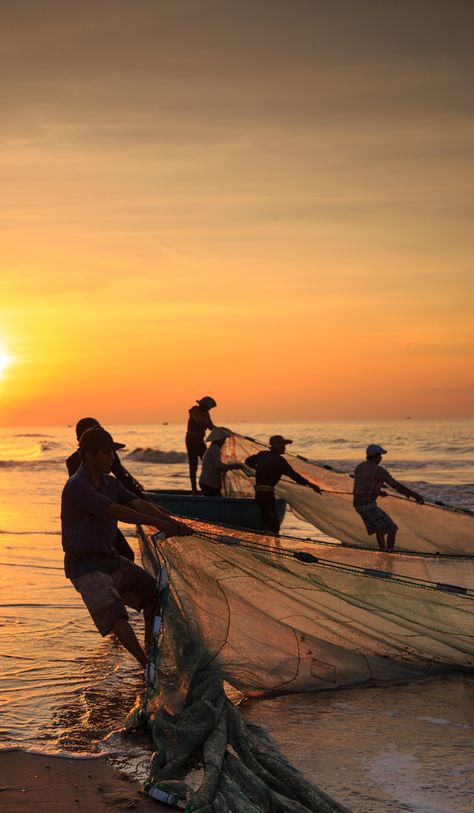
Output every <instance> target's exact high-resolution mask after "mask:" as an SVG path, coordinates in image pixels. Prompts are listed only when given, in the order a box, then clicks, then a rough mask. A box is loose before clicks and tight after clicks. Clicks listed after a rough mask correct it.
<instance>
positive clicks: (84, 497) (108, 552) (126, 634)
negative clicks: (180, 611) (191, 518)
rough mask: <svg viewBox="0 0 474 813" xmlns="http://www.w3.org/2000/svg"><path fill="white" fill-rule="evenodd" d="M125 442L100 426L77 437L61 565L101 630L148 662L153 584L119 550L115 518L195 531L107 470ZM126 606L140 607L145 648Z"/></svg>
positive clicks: (168, 531)
mask: <svg viewBox="0 0 474 813" xmlns="http://www.w3.org/2000/svg"><path fill="white" fill-rule="evenodd" d="M123 446H124V444H123V443H116V442H115V441H114V439H113V438H112V436H111V435H110V434H109V433H108V432H106V430H105V429H103V428H102V427H101V426H95V427H92V428H91V429H87V430H86V431H85V432H83V434H82V435H81V437H80V439H79V451H80V456H81V461H82V462H81V465H80V466H79V469H78V470H77V472H76V473H75V474H73V476H72V477H70V478H69V480H68V481H67V483H66V485H65V486H64V489H63V493H62V500H61V525H62V544H63V549H64V571H65V574H66V577H67V578H68V579H70V580H71V581H72V583H73V585H74V587H75V589H76V590H77V591H78V592H79V593H80V594H81V596H82V599H83V601H84V604H85V605H86V607H87V609H88V610H89V613H90V615H91V617H92V620H93V621H94V623H95V625H96V627H97V629H98V630H99V632H100V633H101V635H104V636H105V635H108V634H109V633H111V632H113V633H115V635H116V636H117V638H118V639H119V641H120V643H121V644H122V645H123V646H124V647H125V649H127V650H128V651H129V652H130V654H131V655H133V657H134V658H136V660H137V661H138V662H139V663H140V664H141V665H142V666H146V664H147V654H146V652H147V650H148V649H149V646H150V642H151V634H152V628H153V622H154V617H155V606H156V598H157V595H156V584H155V579H154V578H153V577H152V576H150V574H149V573H147V572H146V571H145V570H143V568H141V567H138V565H136V564H134V563H133V562H131V561H130V560H129V559H126V558H125V557H124V556H120V554H119V553H118V551H117V549H116V546H115V540H116V537H117V520H120V521H121V522H128V523H131V524H132V525H138V524H140V523H143V524H144V525H152V526H153V527H154V528H157V529H158V530H159V531H162V532H163V533H164V534H165V536H167V537H170V536H188V535H189V536H191V535H192V533H193V531H192V529H191V528H189V527H188V526H187V525H185V524H184V523H183V522H176V520H174V519H173V518H172V517H171V516H170V515H169V514H168V513H164V512H163V511H161V510H160V509H159V508H158V507H157V506H155V505H153V504H152V503H150V502H148V501H147V500H142V499H140V498H139V497H137V496H136V494H133V493H132V492H131V491H129V490H128V489H127V488H125V486H124V485H123V484H122V483H121V482H120V480H118V479H117V478H116V477H112V476H111V475H110V471H111V468H112V465H113V461H114V452H116V451H117V449H122V448H123ZM126 607H133V609H135V610H138V611H140V610H143V617H144V621H145V645H144V648H142V647H141V646H140V643H139V642H138V639H137V637H136V635H135V632H134V631H133V628H132V626H131V625H130V623H129V621H128V613H127V609H126Z"/></svg>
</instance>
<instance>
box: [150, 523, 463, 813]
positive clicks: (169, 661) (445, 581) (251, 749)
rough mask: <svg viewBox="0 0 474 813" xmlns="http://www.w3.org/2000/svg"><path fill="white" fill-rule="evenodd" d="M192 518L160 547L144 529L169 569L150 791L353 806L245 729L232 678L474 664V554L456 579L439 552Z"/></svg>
mask: <svg viewBox="0 0 474 813" xmlns="http://www.w3.org/2000/svg"><path fill="white" fill-rule="evenodd" d="M192 525H193V528H194V531H195V536H193V537H190V538H180V539H173V540H165V541H164V542H160V543H159V549H157V550H156V551H155V550H154V549H153V545H152V543H151V542H150V537H145V536H143V537H142V539H141V546H142V553H143V560H144V563H148V566H149V568H150V569H153V570H154V572H157V568H158V560H159V564H160V565H161V566H162V567H165V568H166V571H167V573H168V574H169V577H170V582H169V586H168V587H167V588H166V589H167V593H168V598H167V601H166V607H165V609H164V613H163V631H162V633H161V635H160V639H159V647H158V648H157V649H156V650H155V654H154V665H155V677H154V681H153V684H152V686H151V687H150V689H149V693H148V696H147V699H146V713H145V715H144V719H145V720H146V722H147V725H148V726H149V727H150V729H151V731H152V735H153V739H154V743H155V747H156V754H155V756H154V759H153V764H152V772H151V778H150V789H151V790H152V791H153V790H156V791H159V792H163V793H166V794H170V795H171V796H174V797H176V798H177V799H180V800H182V802H183V804H185V805H186V809H187V810H199V811H219V810H232V811H239V813H240V812H241V811H254V810H299V811H303V810H315V811H325V810H341V809H342V808H341V807H340V806H338V805H337V803H335V802H332V801H331V800H329V799H327V797H325V796H324V794H322V793H321V792H320V791H318V790H317V789H315V788H314V787H313V786H312V785H310V784H309V783H308V782H307V781H306V780H304V779H303V777H301V776H300V775H299V774H298V773H297V772H296V771H294V769H292V768H291V767H290V766H288V765H287V763H286V762H285V760H284V759H282V757H281V756H279V755H278V754H277V753H276V752H275V750H274V749H273V748H272V746H271V744H269V742H268V740H266V739H265V738H264V737H262V736H261V735H260V734H258V733H256V732H255V731H254V730H253V729H250V728H248V727H246V726H245V724H244V723H243V721H242V720H241V718H240V715H239V714H238V712H237V711H236V710H235V709H234V707H233V706H232V704H230V702H229V700H228V699H227V697H226V696H225V694H224V690H223V685H224V682H226V683H227V684H228V685H230V686H232V687H233V688H234V689H236V690H238V691H239V692H241V693H242V695H244V696H259V695H264V694H271V693H277V692H288V691H308V690H315V689H333V688H337V687H342V686H355V685H363V684H373V683H375V682H380V681H395V680H405V679H407V678H413V677H423V676H427V675H432V674H436V673H438V672H442V671H445V670H448V669H452V668H462V669H469V670H470V669H472V668H473V666H474V637H473V629H474V593H473V591H472V590H471V589H470V588H469V587H468V586H465V585H467V584H468V583H469V581H470V579H471V576H472V567H473V564H472V560H470V559H466V560H463V565H462V566H463V568H464V572H465V574H466V581H465V583H464V584H460V585H456V584H455V583H451V582H450V581H449V580H452V579H453V578H454V577H455V575H456V572H458V573H459V571H457V569H456V564H457V563H456V562H454V561H450V560H444V559H443V558H440V557H435V556H433V557H432V556H413V555H403V554H401V553H400V554H397V555H392V556H390V555H388V554H383V553H382V552H379V551H363V552H362V551H360V552H358V551H355V550H350V549H344V548H341V547H339V548H336V546H330V545H322V544H321V545H319V544H314V545H312V544H309V543H302V542H299V541H297V540H293V541H291V540H287V539H280V540H278V539H276V538H274V537H265V536H262V535H259V534H252V533H247V532H241V531H237V530H230V529H225V530H224V529H223V530H222V531H218V530H216V527H215V526H210V525H206V524H205V523H199V522H192ZM355 554H357V560H356V559H355ZM336 556H337V557H338V558H337V559H336ZM361 556H362V557H363V561H362V559H361ZM341 557H342V558H341ZM381 557H385V564H386V567H385V569H383V565H384V559H383V558H381ZM395 568H397V569H398V570H399V571H402V572H398V573H397V570H396V569H395ZM466 569H467V570H466ZM427 576H429V577H430V578H429V579H428V578H426V577H427ZM197 767H199V768H200V773H199V772H198V773H197V774H196V768H197ZM177 776H179V777H180V778H179V779H177V778H176V777H177ZM196 780H197V781H196ZM281 797H283V799H282V798H281ZM255 800H257V801H255Z"/></svg>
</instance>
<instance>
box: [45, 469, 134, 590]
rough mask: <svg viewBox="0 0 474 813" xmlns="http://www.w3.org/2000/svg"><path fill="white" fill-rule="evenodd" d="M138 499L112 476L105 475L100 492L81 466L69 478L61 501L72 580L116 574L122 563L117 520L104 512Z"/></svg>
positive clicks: (67, 566)
mask: <svg viewBox="0 0 474 813" xmlns="http://www.w3.org/2000/svg"><path fill="white" fill-rule="evenodd" d="M135 499H136V495H135V494H132V492H131V491H128V489H126V488H125V486H123V485H122V483H121V482H120V481H119V480H117V478H116V477H111V476H110V474H103V475H102V487H101V489H100V490H99V489H97V488H96V487H95V486H94V485H93V483H92V482H91V480H90V479H89V477H88V475H87V472H86V470H85V468H84V467H83V466H82V464H81V466H80V467H79V469H78V470H77V472H76V474H74V475H73V476H72V477H70V479H69V480H68V481H67V483H66V485H65V486H64V489H63V493H62V499H61V527H62V544H63V550H64V571H65V573H66V576H67V577H68V578H69V579H75V578H77V577H78V576H83V575H84V574H85V573H93V572H94V571H96V570H101V571H104V572H106V573H111V572H112V571H113V570H115V568H116V567H117V565H118V563H119V555H118V553H117V551H116V550H115V541H116V537H117V520H116V519H113V517H108V516H107V515H106V513H105V511H106V509H107V508H108V506H109V505H111V504H112V503H114V502H116V503H120V504H122V505H127V504H128V503H130V502H131V501H132V500H135Z"/></svg>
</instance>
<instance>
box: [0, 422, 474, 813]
mask: <svg viewBox="0 0 474 813" xmlns="http://www.w3.org/2000/svg"><path fill="white" fill-rule="evenodd" d="M231 426H232V428H233V429H234V430H235V431H237V432H240V433H242V434H245V435H249V436H251V437H254V438H257V439H263V440H265V439H267V438H268V437H269V435H271V434H275V433H277V432H278V433H282V434H284V435H285V436H287V437H291V438H293V439H294V445H293V447H292V451H296V452H299V453H301V454H303V455H304V456H306V457H308V458H311V459H313V460H317V461H320V462H324V463H329V464H330V465H332V466H335V467H338V468H342V469H344V470H346V471H350V470H352V469H353V467H354V465H355V464H356V463H357V462H358V461H359V460H361V459H362V458H363V452H364V448H365V446H366V445H367V443H369V442H375V443H381V444H382V445H383V446H384V447H385V448H387V449H388V452H389V453H388V454H387V457H386V458H385V465H386V466H387V468H389V469H390V471H391V472H392V474H393V475H394V476H395V477H396V478H398V479H400V480H402V481H404V482H406V483H409V484H411V485H412V486H413V487H414V488H416V490H418V491H420V492H421V493H422V494H424V495H425V496H426V497H428V498H431V499H441V500H443V501H444V502H446V503H448V504H450V505H453V506H458V507H463V508H471V509H474V437H473V427H474V423H473V421H470V420H452V421H422V420H418V419H416V420H415V419H413V420H409V419H406V420H403V421H371V422H368V421H367V422H362V421H357V422H355V421H351V422H349V421H338V422H335V421H334V422H330V421H325V422H318V423H316V422H315V423H308V422H307V423H280V424H278V425H277V424H270V423H250V422H249V423H232V424H231ZM107 428H109V429H110V430H111V431H112V433H113V435H114V437H115V438H116V439H117V440H119V441H122V442H125V443H126V444H127V448H126V449H124V450H123V452H122V453H121V459H122V461H123V463H124V465H125V466H126V467H127V468H129V470H130V471H131V472H132V473H133V474H134V475H135V476H136V477H137V479H138V480H139V481H140V482H141V483H142V484H143V485H144V486H145V487H147V488H152V487H164V488H180V487H184V488H187V487H188V478H187V464H186V456H185V450H184V440H183V439H184V426H182V425H177V424H160V425H154V426H152V425H147V426H139V425H131V426H114V427H107ZM75 446H76V443H75V437H74V429H73V428H72V427H28V428H24V429H22V428H17V427H15V428H11V429H1V430H0V493H1V495H2V499H1V502H0V585H1V593H0V703H1V712H2V714H1V721H0V748H22V749H26V750H31V751H41V752H47V753H60V754H63V755H64V754H66V755H68V756H70V757H78V756H81V755H84V754H94V753H101V754H103V753H110V754H113V760H114V761H115V763H116V764H117V765H118V766H120V767H121V768H122V769H124V770H126V771H128V772H129V773H131V774H133V775H134V776H136V777H138V778H139V779H140V780H143V779H144V777H145V776H146V771H147V763H148V760H149V755H150V753H149V749H150V746H149V744H148V743H147V742H146V741H143V740H141V739H137V738H132V739H130V738H126V737H124V736H123V734H122V733H121V731H120V729H121V726H122V724H123V720H124V718H125V716H126V714H127V712H128V711H129V710H130V708H131V707H132V706H133V705H134V703H135V700H136V698H137V697H138V696H139V694H140V692H141V690H142V688H143V676H142V671H141V670H140V668H139V667H138V666H137V665H135V663H134V661H133V659H132V658H131V657H130V656H128V655H127V654H126V653H124V651H123V650H122V649H121V648H120V647H119V645H118V644H116V643H115V641H114V640H112V639H110V638H105V639H102V638H101V637H100V636H99V635H98V633H97V632H96V631H95V628H94V627H93V625H92V622H91V620H90V618H89V616H88V613H87V611H86V610H85V608H84V606H83V604H82V602H81V600H80V598H79V596H78V594H77V593H76V592H75V591H74V589H73V588H72V586H71V584H70V583H69V582H68V581H67V580H66V579H65V577H64V573H63V565H62V549H61V537H60V516H59V515H60V496H61V490H62V487H63V485H64V483H65V481H66V478H67V472H66V468H65V459H66V457H67V456H68V455H69V454H70V453H71V451H73V450H74V448H75ZM125 527H126V526H123V525H122V529H124V528H125ZM282 531H283V532H287V533H291V534H295V535H302V536H311V532H313V533H314V529H312V528H311V526H308V525H307V524H305V523H303V522H301V521H300V520H298V519H297V518H296V517H294V516H293V515H292V514H291V512H288V513H287V517H286V519H285V523H284V526H283V528H282ZM126 534H127V536H128V538H129V540H130V542H131V544H132V545H133V546H134V547H135V550H137V551H138V548H137V545H136V540H135V539H134V536H133V529H132V528H131V527H130V528H129V529H127V530H126ZM131 617H132V623H134V624H136V625H139V624H140V619H139V618H138V617H137V616H136V614H135V615H134V614H133V613H132V614H131ZM473 689H474V676H472V677H471V676H470V675H451V676H449V677H444V678H440V679H432V680H429V681H426V682H423V683H415V684H405V685H403V686H390V687H386V686H385V687H374V688H364V689H354V690H339V691H334V692H320V693H309V694H304V695H302V694H300V695H291V696H280V697H278V698H272V699H268V698H266V699H261V700H252V701H249V702H246V703H245V704H244V706H243V710H244V713H245V716H246V718H247V719H248V720H249V721H251V722H253V723H258V724H261V725H264V726H265V727H266V728H267V729H268V731H269V733H270V734H271V735H272V737H273V738H274V739H275V741H276V743H277V744H278V746H279V747H280V748H281V750H282V751H283V753H284V754H285V755H286V756H287V757H288V759H289V760H290V761H291V762H292V763H293V764H294V765H295V766H296V767H298V768H299V769H300V770H301V771H303V772H304V773H305V774H306V775H307V776H308V778H310V779H311V780H312V781H314V782H316V783H317V784H319V785H320V786H321V787H322V788H323V789H324V790H325V791H326V792H327V793H329V794H331V795H332V796H334V797H335V798H337V799H338V800H339V801H340V802H342V803H344V804H346V805H347V806H348V807H350V808H351V809H352V810H353V811H354V813H362V811H364V813H399V812H400V811H416V813H468V811H471V812H472V810H473V804H472V799H473V798H474V767H473V766H474V736H473V735H474V702H473V698H474V693H473Z"/></svg>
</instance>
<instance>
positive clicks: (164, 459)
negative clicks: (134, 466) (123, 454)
mask: <svg viewBox="0 0 474 813" xmlns="http://www.w3.org/2000/svg"><path fill="white" fill-rule="evenodd" d="M127 460H135V461H140V462H142V463H185V462H186V460H187V455H186V452H176V451H170V452H164V451H163V450H162V449H151V448H142V447H141V446H139V447H138V448H137V449H134V450H133V452H130V453H129V454H128V455H127Z"/></svg>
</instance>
